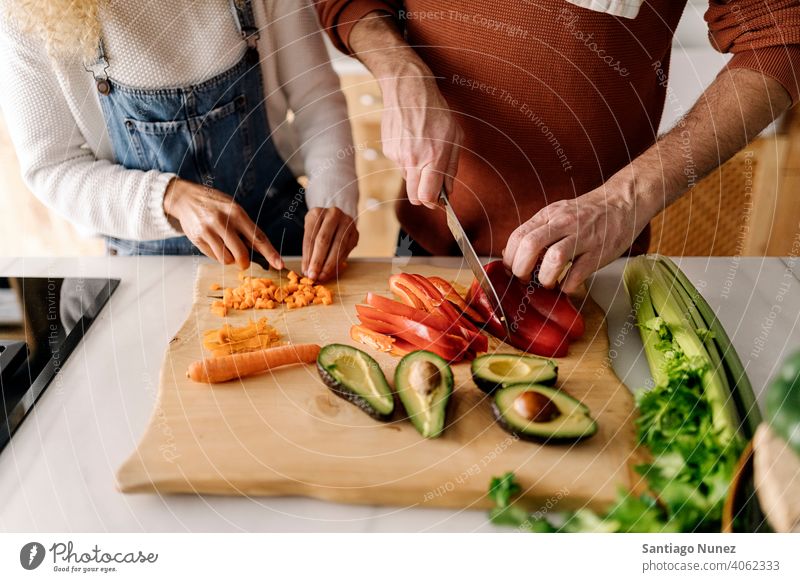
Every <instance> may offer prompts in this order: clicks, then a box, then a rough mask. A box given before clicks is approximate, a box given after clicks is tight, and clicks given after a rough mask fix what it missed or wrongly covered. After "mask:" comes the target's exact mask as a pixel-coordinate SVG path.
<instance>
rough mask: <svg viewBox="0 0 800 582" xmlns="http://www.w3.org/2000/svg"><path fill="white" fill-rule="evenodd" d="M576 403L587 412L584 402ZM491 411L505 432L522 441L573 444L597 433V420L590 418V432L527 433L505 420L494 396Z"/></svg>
mask: <svg viewBox="0 0 800 582" xmlns="http://www.w3.org/2000/svg"><path fill="white" fill-rule="evenodd" d="M527 385H528V384H524V383H518V384H510V385H508V386H506V388H513V387H515V386H527ZM570 398H572V397H571V396H570ZM578 405H579V406H580V407H581V408H582V409H583V410H585V411H586V412H587V414H588V410H589V409H588V408H587V407H586V406H585V405H584V404H581V403H578ZM492 413H493V414H494V418H495V420H496V421H497V424H498V425H500V428H502V429H503V430H504V431H506V432H507V433H510V434H513V435H514V436H516V437H517V438H519V439H520V440H523V441H528V442H534V443H542V444H548V445H566V444H573V443H576V442H578V441H582V440H584V439H588V438H589V437H592V436H594V435H595V434H597V421H596V420H594V419H592V420H593V422H594V430H593V431H592V432H590V433H587V434H583V435H579V436H558V435H538V434H532V433H527V432H525V431H523V430H521V429H519V428H518V427H516V426H514V425H513V424H512V423H510V422H509V421H508V420H506V418H505V417H504V416H503V414H502V412H501V410H500V407H499V406H498V404H497V399H496V398H493V399H492ZM590 418H591V417H590Z"/></svg>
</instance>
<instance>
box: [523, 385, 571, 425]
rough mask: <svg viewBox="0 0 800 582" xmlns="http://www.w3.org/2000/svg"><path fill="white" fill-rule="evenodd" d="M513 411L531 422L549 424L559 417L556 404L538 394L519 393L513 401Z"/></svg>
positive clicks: (559, 413) (559, 412)
mask: <svg viewBox="0 0 800 582" xmlns="http://www.w3.org/2000/svg"><path fill="white" fill-rule="evenodd" d="M514 411H515V412H516V413H517V414H519V415H520V416H521V417H522V418H524V419H526V420H529V421H531V422H550V421H552V420H554V419H556V418H558V417H559V416H561V411H560V410H559V409H558V406H556V403H555V402H553V401H552V400H550V399H549V398H548V397H547V396H545V395H544V394H541V393H539V392H522V393H520V395H519V396H517V397H516V398H515V399H514Z"/></svg>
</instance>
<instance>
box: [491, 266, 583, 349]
mask: <svg viewBox="0 0 800 582" xmlns="http://www.w3.org/2000/svg"><path fill="white" fill-rule="evenodd" d="M485 269H486V273H487V274H488V275H489V279H490V280H491V281H492V282H493V283H494V282H495V281H497V283H495V284H496V285H497V284H500V285H504V287H503V288H508V291H509V293H510V294H511V295H513V296H514V297H515V298H516V299H517V301H518V303H517V306H516V309H517V310H520V305H522V304H528V305H530V306H531V307H533V308H534V309H535V310H536V311H537V312H539V314H540V315H541V316H542V317H544V318H545V319H549V320H550V321H552V322H554V323H555V324H556V325H558V326H559V327H560V328H561V329H563V330H565V331H566V333H567V335H568V336H569V338H570V339H578V338H579V337H581V336H582V335H583V333H584V331H585V328H586V326H585V324H584V321H583V318H582V317H581V314H580V313H578V310H577V309H575V307H574V306H573V305H572V303H571V302H570V300H569V298H568V297H567V295H566V293H562V292H561V291H560V290H555V289H547V288H546V287H542V286H541V285H537V284H535V283H533V282H532V281H531V282H530V283H527V284H526V283H524V282H523V281H521V280H519V279H517V278H516V277H511V276H510V275H509V274H508V273H506V270H505V267H504V266H503V263H502V261H492V262H491V263H489V264H487V265H486V267H485ZM503 310H504V311H506V317H509V314H508V311H507V310H506V308H505V302H503Z"/></svg>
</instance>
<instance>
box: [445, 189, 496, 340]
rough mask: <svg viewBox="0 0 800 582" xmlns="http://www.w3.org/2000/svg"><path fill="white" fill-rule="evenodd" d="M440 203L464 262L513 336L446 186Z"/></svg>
mask: <svg viewBox="0 0 800 582" xmlns="http://www.w3.org/2000/svg"><path fill="white" fill-rule="evenodd" d="M439 203H440V204H441V205H442V206H443V207H444V211H445V213H446V215H447V227H448V228H449V229H450V232H451V233H452V234H453V238H454V239H456V244H458V248H459V249H461V254H462V255H464V260H465V261H466V262H467V265H469V268H470V270H471V271H472V274H473V275H474V276H475V279H477V281H478V284H479V285H480V286H481V289H483V292H484V293H485V294H486V297H488V298H489V303H490V304H491V306H492V308H493V309H494V312H495V314H497V317H498V318H499V319H500V322H501V323H502V324H503V327H505V330H506V333H507V334H508V335H511V328H510V327H509V324H508V320H507V319H506V315H505V313H504V312H503V307H502V305H501V304H500V297H499V296H498V295H497V291H496V290H495V288H494V285H492V282H491V281H490V280H489V277H487V276H486V271H484V270H483V264H482V263H481V261H480V259H479V258H478V254H477V253H476V252H475V249H474V248H473V246H472V243H470V242H469V238H467V233H466V232H465V231H464V227H463V226H461V221H460V220H458V216H456V213H455V210H453V206H452V205H451V204H450V200H449V199H448V197H447V192H446V191H445V189H444V186H442V189H441V190H440V191H439Z"/></svg>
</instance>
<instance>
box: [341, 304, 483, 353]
mask: <svg viewBox="0 0 800 582" xmlns="http://www.w3.org/2000/svg"><path fill="white" fill-rule="evenodd" d="M356 310H357V311H358V318H359V319H360V320H361V323H362V325H363V326H364V327H366V328H368V329H371V330H373V331H377V332H378V333H382V334H388V335H391V336H394V337H396V338H400V339H402V340H405V341H407V342H409V343H411V344H414V345H415V346H417V347H418V348H419V349H425V350H430V351H432V352H434V353H436V354H438V355H440V356H442V357H443V358H445V359H447V360H451V361H456V360H459V359H461V357H462V355H463V354H464V352H466V350H467V349H468V347H469V346H468V344H467V341H466V340H465V339H464V338H462V337H460V336H455V335H451V334H447V333H444V332H441V331H439V330H436V329H434V328H432V327H430V326H427V325H425V324H423V323H419V322H417V321H413V320H411V319H408V318H407V317H402V316H400V315H394V314H391V313H384V312H382V311H378V310H377V309H375V308H373V307H370V306H368V305H356Z"/></svg>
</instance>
